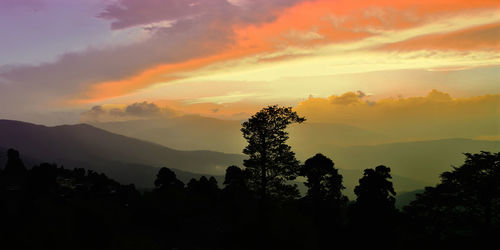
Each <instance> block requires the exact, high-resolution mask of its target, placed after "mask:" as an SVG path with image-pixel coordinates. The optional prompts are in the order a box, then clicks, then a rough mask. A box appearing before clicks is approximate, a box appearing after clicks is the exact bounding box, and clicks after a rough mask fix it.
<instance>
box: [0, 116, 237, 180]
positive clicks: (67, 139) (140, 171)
mask: <svg viewBox="0 0 500 250" xmlns="http://www.w3.org/2000/svg"><path fill="white" fill-rule="evenodd" d="M0 147H3V148H4V150H5V149H7V148H15V149H17V150H19V151H20V152H21V156H22V157H23V159H25V161H27V162H31V163H33V162H54V163H58V164H63V165H66V166H68V167H71V168H73V167H84V168H90V169H94V170H96V171H100V172H104V173H106V174H107V175H109V176H111V177H112V178H115V179H117V180H118V181H121V182H125V183H127V182H134V183H136V184H137V185H140V186H144V185H147V186H151V185H152V182H153V181H154V176H155V175H156V173H157V171H158V170H157V169H158V168H159V167H169V168H176V169H182V170H184V171H189V172H194V173H202V174H216V175H217V174H218V175H223V174H224V173H225V169H226V167H227V166H230V165H241V163H242V162H243V159H244V156H243V155H237V154H226V153H220V152H213V151H181V150H174V149H171V148H167V147H164V146H160V145H158V144H154V143H150V142H145V141H141V140H138V139H133V138H130V137H126V136H122V135H118V134H114V133H110V132H107V131H105V130H102V129H99V128H96V127H93V126H90V125H87V124H80V125H64V126H56V127H46V126H41V125H35V124H30V123H24V122H18V121H11V120H0ZM3 152H5V151H3ZM3 158H5V157H3ZM0 159H2V158H0ZM2 165H3V164H2ZM27 165H28V164H27ZM28 166H29V165H28Z"/></svg>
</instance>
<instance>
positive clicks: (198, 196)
mask: <svg viewBox="0 0 500 250" xmlns="http://www.w3.org/2000/svg"><path fill="white" fill-rule="evenodd" d="M8 157H9V158H8V161H7V164H6V166H5V168H4V169H3V170H2V171H0V217H1V218H0V220H1V222H2V224H1V225H2V226H1V231H0V240H1V243H0V244H1V245H2V246H3V247H5V249H334V248H337V247H349V248H354V249H358V248H361V247H367V246H369V247H375V246H383V247H384V248H385V249H457V248H458V249H460V248H463V247H465V246H467V247H472V248H473V249H480V248H481V247H485V246H487V244H488V243H492V242H494V241H495V240H496V237H495V236H498V235H500V234H499V233H500V216H499V215H500V153H494V154H492V153H489V152H481V153H479V154H466V157H467V159H466V161H465V163H464V164H463V165H462V166H460V167H458V168H455V169H453V171H450V172H445V173H443V174H442V175H441V178H442V181H441V183H440V184H438V185H437V186H435V187H428V188H426V189H425V192H423V193H422V194H420V195H418V196H417V199H416V200H415V201H413V202H411V204H410V205H408V206H406V207H405V208H404V209H403V210H402V211H399V210H397V209H396V208H395V206H394V202H395V199H394V196H395V192H394V190H393V187H392V183H391V182H390V178H391V176H390V169H389V168H387V167H385V166H378V167H376V168H374V169H366V170H365V172H364V175H363V176H362V177H361V179H360V180H359V185H358V186H356V188H355V193H356V195H357V199H356V200H354V201H348V199H347V198H346V196H344V195H342V193H341V190H342V189H343V186H342V176H341V175H340V174H339V173H338V170H337V169H335V168H334V164H333V162H332V161H331V160H330V159H328V158H327V157H325V156H323V155H321V154H317V155H315V156H314V157H312V158H310V159H308V160H307V161H306V162H305V164H304V165H303V168H302V169H303V174H304V176H305V177H306V178H307V182H306V185H307V187H308V192H307V194H306V195H305V196H304V197H301V198H297V199H295V198H294V199H279V200H278V199H274V198H269V199H267V200H265V201H264V200H262V199H261V198H260V197H259V195H258V194H256V192H255V191H253V190H251V189H250V188H249V185H248V180H247V178H248V177H247V176H246V173H245V171H244V170H242V169H240V168H239V167H236V166H230V167H228V168H227V170H226V176H225V180H224V183H223V186H224V187H223V188H222V189H221V188H219V186H218V184H217V181H216V180H215V178H213V177H210V178H206V177H201V178H200V179H198V180H196V179H192V180H191V181H190V182H189V183H187V185H185V184H184V183H182V182H181V181H179V180H178V179H177V178H176V176H175V173H174V172H173V171H171V170H169V169H168V168H162V169H160V170H159V172H158V175H157V177H156V180H154V185H155V188H154V189H153V190H151V191H147V192H142V193H141V192H139V191H137V190H136V188H135V187H134V186H133V185H121V184H119V183H118V182H116V181H113V180H111V179H109V178H108V177H106V176H105V175H104V174H98V173H95V172H93V171H92V170H84V169H78V168H77V169H72V170H69V169H65V168H64V167H58V166H56V165H54V164H47V163H44V164H41V165H39V166H34V167H33V168H31V169H29V170H28V169H26V168H25V167H24V165H23V164H22V161H21V160H20V158H19V153H18V152H17V151H15V150H12V149H11V150H9V152H8Z"/></svg>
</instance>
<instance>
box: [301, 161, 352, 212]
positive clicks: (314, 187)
mask: <svg viewBox="0 0 500 250" xmlns="http://www.w3.org/2000/svg"><path fill="white" fill-rule="evenodd" d="M334 165H335V164H334V163H333V161H332V160H331V159H330V158H328V157H326V156H324V155H322V154H316V155H315V156H313V157H311V158H309V159H307V160H306V162H305V164H304V166H303V167H302V169H301V171H300V173H301V175H302V176H305V177H306V178H307V182H305V183H304V184H305V185H306V187H308V188H309V189H308V190H307V196H308V197H310V198H311V199H312V200H313V201H314V203H321V202H325V201H327V202H335V203H338V204H341V203H344V202H345V201H346V199H347V197H345V196H344V195H342V190H343V189H345V187H344V185H342V175H341V174H339V172H338V169H336V168H334Z"/></svg>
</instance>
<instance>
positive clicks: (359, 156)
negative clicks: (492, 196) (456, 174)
mask: <svg viewBox="0 0 500 250" xmlns="http://www.w3.org/2000/svg"><path fill="white" fill-rule="evenodd" d="M200 119H203V118H199V117H184V118H183V119H179V120H177V121H176V122H173V124H175V125H172V124H170V125H169V126H170V127H169V126H167V125H165V121H161V120H158V121H156V123H155V122H150V121H130V122H122V123H108V124H104V125H103V124H101V125H100V126H101V127H106V126H108V127H109V128H113V129H114V130H119V129H117V128H120V129H121V130H123V131H136V132H137V133H139V132H140V131H143V132H142V133H144V134H148V135H150V136H151V138H156V142H158V141H164V142H168V141H169V139H171V140H172V141H173V142H174V143H173V144H176V141H177V142H182V143H184V145H185V147H186V148H188V145H189V143H190V141H196V142H198V143H199V144H198V145H206V146H207V147H208V145H209V144H210V143H213V145H219V146H220V147H223V146H224V145H225V144H226V143H228V145H230V146H232V147H236V146H237V145H239V144H241V145H240V146H241V148H242V147H243V146H244V145H245V144H244V142H238V143H233V142H236V141H238V140H242V138H241V135H240V134H239V127H240V126H241V125H239V122H231V121H228V122H227V124H226V125H221V123H220V121H219V120H216V119H211V118H207V120H206V123H203V124H205V125H203V124H198V125H197V126H195V124H194V123H196V122H199V121H200ZM183 124H184V125H183ZM163 126H166V128H165V129H163V130H162V127H163ZM133 127H135V128H136V129H135V130H133V129H130V130H129V128H133ZM146 127H149V128H150V129H151V130H150V132H147V133H146V131H147V130H146V129H145V128H146ZM196 127H203V128H204V129H201V131H198V130H196V129H195V128H196ZM294 129H296V128H292V129H291V132H290V136H291V139H290V140H291V143H290V144H291V145H293V150H295V151H296V152H297V155H298V157H299V159H300V160H302V161H304V160H305V159H306V158H308V157H310V156H312V155H313V154H314V153H315V152H321V153H323V154H325V155H327V156H328V157H330V158H332V160H333V161H334V162H335V167H337V168H339V169H340V172H341V173H342V175H343V176H344V185H345V186H346V190H345V194H347V195H348V196H349V197H351V198H353V197H354V194H353V189H354V186H356V185H357V184H358V180H359V178H360V177H361V176H362V174H363V169H366V168H373V167H376V166H378V165H380V164H383V165H386V166H388V167H390V168H391V169H392V176H393V180H392V181H393V183H394V186H395V189H396V191H397V192H398V193H399V192H409V191H413V190H417V189H422V188H423V187H424V186H428V185H434V184H435V183H437V182H438V176H439V174H440V173H442V172H443V171H448V170H451V165H457V166H458V165H461V164H462V163H463V159H464V157H463V155H462V153H464V152H472V153H477V152H479V151H480V150H484V151H499V150H500V142H499V141H479V140H470V139H446V140H434V141H422V142H405V143H386V144H378V145H368V146H343V147H342V146H337V145H332V144H329V143H328V142H330V141H332V140H333V138H335V137H336V138H341V137H343V138H354V137H356V136H358V135H359V136H366V137H367V138H376V137H380V138H382V137H383V136H382V135H378V134H376V133H371V132H365V134H363V133H360V132H359V131H358V130H357V129H356V128H354V127H350V126H343V125H339V124H337V125H331V124H330V125H321V124H314V125H312V126H310V127H309V128H308V129H304V130H302V132H301V133H302V135H300V136H298V135H297V134H300V133H298V131H296V130H294ZM188 130H191V133H189V132H186V131H188ZM234 130H236V131H238V133H235V132H234ZM308 130H309V133H310V135H308V134H307V133H306V132H307V131H308ZM328 130H334V131H336V132H332V134H326V135H325V136H324V140H321V138H320V137H318V134H317V131H328ZM152 131H157V132H152ZM221 131H222V132H221ZM224 131H225V132H224ZM304 131H306V132H304ZM314 131H316V132H314ZM338 131H344V132H345V134H342V133H340V132H338ZM348 131H350V132H348ZM115 132H116V131H115ZM131 133H132V132H130V133H129V135H130V136H132V135H131ZM162 133H164V134H162ZM154 134H156V137H153V135H154ZM311 134H312V135H311ZM231 136H233V137H237V138H232V137H231ZM138 137H139V136H138ZM238 138H239V139H238ZM293 138H295V139H293ZM183 140H184V141H183ZM314 140H317V141H314ZM359 140H361V138H359ZM231 141H232V142H231ZM322 142H325V143H322ZM231 143H233V144H231ZM11 147H12V148H16V149H17V150H19V151H20V152H21V157H22V159H23V160H24V162H25V165H26V166H28V167H30V166H32V165H34V164H39V163H40V162H53V163H57V164H59V165H61V164H62V165H65V166H66V167H68V168H74V167H83V168H88V169H93V170H95V171H99V172H103V173H105V174H106V175H108V176H109V177H111V178H114V179H116V180H118V181H120V182H122V183H135V184H136V185H137V186H138V187H145V188H147V187H152V186H153V181H154V178H155V176H156V174H157V172H158V168H159V167H163V166H165V167H169V168H171V169H174V170H175V171H176V173H177V175H178V178H179V179H180V180H182V181H183V182H185V183H187V182H188V181H189V180H190V179H191V178H199V177H200V176H201V175H213V176H215V177H216V178H217V179H218V181H219V182H222V180H223V175H224V172H225V169H226V167H227V166H230V165H238V166H241V165H242V163H243V159H244V158H245V156H244V155H241V154H228V153H220V152H214V151H208V150H199V151H184V150H176V149H172V148H169V147H165V146H161V145H159V144H155V143H151V142H146V141H143V140H139V139H134V138H130V137H127V136H123V135H119V134H115V133H111V132H108V131H106V130H103V129H100V128H96V127H94V126H91V125H87V124H79V125H63V126H55V127H46V126H41V125H35V124H30V123H24V122H18V121H11V120H0V166H3V165H4V164H5V159H6V157H5V151H6V149H7V148H11ZM200 147H201V146H200ZM203 147H205V146H203ZM217 147H218V146H214V148H217ZM220 147H219V148H220ZM305 152H307V153H305ZM300 182H301V180H300V179H299V180H298V183H299V184H300ZM301 189H302V191H303V192H304V190H305V189H304V187H303V185H301Z"/></svg>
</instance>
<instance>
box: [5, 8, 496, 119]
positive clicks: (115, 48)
mask: <svg viewBox="0 0 500 250" xmlns="http://www.w3.org/2000/svg"><path fill="white" fill-rule="evenodd" d="M144 101H147V102H148V103H150V102H153V103H155V105H158V106H159V107H162V108H165V109H169V110H172V114H201V115H204V116H211V117H217V118H224V119H244V118H245V117H248V115H249V114H251V113H253V112H255V111H257V110H259V109H260V108H262V107H263V106H265V105H270V104H282V105H291V106H294V107H296V108H297V110H298V111H299V112H302V113H303V114H306V115H308V116H310V117H311V118H312V119H313V120H315V121H323V122H329V121H331V122H342V123H352V124H357V123H359V124H362V123H366V122H367V121H370V120H377V119H385V118H386V116H387V115H386V114H391V116H394V117H397V116H398V114H399V113H400V114H402V115H403V114H404V115H408V114H416V117H419V119H424V120H425V119H430V118H429V117H428V116H426V115H422V114H424V113H425V114H427V113H429V112H430V113H432V115H431V117H436V116H440V114H441V113H439V112H442V114H447V116H446V119H454V118H453V117H460V116H461V115H464V114H465V115H466V114H475V115H478V114H477V113H478V112H477V110H481V112H482V113H481V112H480V113H481V114H483V115H488V116H490V117H498V115H500V111H499V105H500V2H499V1H498V0H475V1H470V0H468V1H462V0H432V1H428V0H422V1H398V0H390V1H388V0H370V1H365V0H328V1H322V0H317V1H314V0H313V1H300V0H273V1H269V0H192V1H191V0H140V1H139V0H85V1H83V0H82V1H77V0H72V1H68V0H0V118H4V119H19V120H26V121H32V122H40V123H45V124H59V123H77V122H79V121H80V119H81V114H82V113H84V112H85V111H87V112H88V111H89V110H91V109H92V107H101V108H103V109H108V110H109V109H111V108H119V109H120V108H122V109H123V107H125V106H126V105H130V104H133V103H136V102H140V103H142V102H144ZM336 105H337V106H336ZM338 105H344V106H348V107H350V108H348V109H346V108H344V106H342V107H341V108H338V107H339V106H338ZM375 107H376V108H375ZM435 107H439V108H438V109H436V108H435ZM373 108H375V109H373ZM427 111H429V112H427ZM398 112H399V113H398ZM433 112H434V113H433ZM338 114H340V115H338ZM335 115H338V117H336V118H335V119H334V118H332V117H333V116H335ZM352 117H364V118H363V119H361V118H360V119H358V118H356V119H353V118H352ZM332 119H333V120H332ZM391 119H392V118H391ZM394 119H397V118H394ZM490 120H491V119H490ZM496 121H497V124H498V119H497V120H496ZM381 126H382V125H381Z"/></svg>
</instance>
